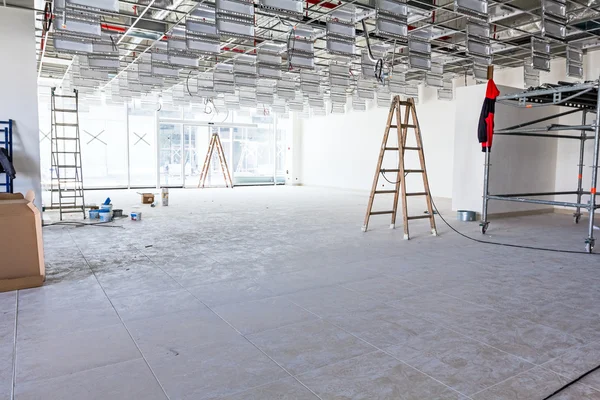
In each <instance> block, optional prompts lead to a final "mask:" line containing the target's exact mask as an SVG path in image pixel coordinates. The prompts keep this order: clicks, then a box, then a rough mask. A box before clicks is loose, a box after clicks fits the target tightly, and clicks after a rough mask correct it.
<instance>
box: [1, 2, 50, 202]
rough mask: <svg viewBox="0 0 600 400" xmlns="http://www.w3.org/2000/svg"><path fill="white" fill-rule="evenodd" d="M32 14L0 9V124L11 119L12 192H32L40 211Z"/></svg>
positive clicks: (30, 12)
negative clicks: (0, 121)
mask: <svg viewBox="0 0 600 400" xmlns="http://www.w3.org/2000/svg"><path fill="white" fill-rule="evenodd" d="M34 18H35V17H34V13H33V11H29V10H22V9H16V8H10V7H0V50H1V51H2V54H3V55H4V57H3V60H2V62H0V120H7V119H12V120H13V121H14V122H13V124H14V125H13V150H14V165H15V169H16V171H17V177H16V179H15V180H14V190H15V192H22V193H25V192H27V191H28V190H33V191H34V192H35V205H36V206H37V207H38V208H39V209H40V210H41V209H42V207H41V206H42V186H41V171H40V139H39V121H38V99H37V61H36V53H35V47H36V43H35V25H34Z"/></svg>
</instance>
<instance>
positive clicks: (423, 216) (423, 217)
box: [407, 214, 431, 221]
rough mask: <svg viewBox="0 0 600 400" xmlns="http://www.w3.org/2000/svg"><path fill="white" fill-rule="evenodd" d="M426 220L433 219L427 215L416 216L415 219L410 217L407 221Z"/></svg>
mask: <svg viewBox="0 0 600 400" xmlns="http://www.w3.org/2000/svg"><path fill="white" fill-rule="evenodd" d="M426 218H431V215H429V214H426V215H415V216H413V217H408V218H407V219H408V220H409V221H410V220H412V219H426Z"/></svg>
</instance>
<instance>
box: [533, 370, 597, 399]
mask: <svg viewBox="0 0 600 400" xmlns="http://www.w3.org/2000/svg"><path fill="white" fill-rule="evenodd" d="M599 369H600V365H598V366H597V367H596V368H593V369H591V370H589V371H588V372H586V373H585V374H583V375H581V376H580V377H579V378H577V379H575V380H574V381H571V382H569V383H567V384H565V385H563V386H561V387H560V388H558V389H556V390H555V391H554V392H553V393H552V394H551V395H549V396H546V397H544V398H543V399H542V400H548V399H550V398H552V397H554V396H556V395H557V394H559V393H560V392H562V391H563V390H565V389H566V388H568V387H569V386H571V385H573V384H575V383H577V382H579V381H580V380H582V379H583V378H585V377H586V376H588V375H589V374H591V373H592V372H595V371H597V370H599Z"/></svg>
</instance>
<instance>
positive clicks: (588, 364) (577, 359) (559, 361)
mask: <svg viewBox="0 0 600 400" xmlns="http://www.w3.org/2000/svg"><path fill="white" fill-rule="evenodd" d="M598 365H600V342H594V343H591V344H589V345H587V346H581V347H576V348H573V349H570V350H567V351H566V352H565V353H564V354H563V355H561V356H559V357H557V358H555V359H553V360H550V361H548V362H547V363H545V364H542V367H544V368H546V369H549V370H551V371H554V372H556V373H558V374H560V375H562V376H565V377H567V378H569V379H571V380H574V379H577V378H579V377H580V376H582V375H583V374H585V373H587V372H588V371H591V370H592V369H594V368H596V367H597V366H598ZM581 383H584V384H586V385H588V386H591V387H593V388H595V389H597V390H600V371H596V372H593V373H591V374H589V375H588V376H586V377H585V378H583V379H582V380H581Z"/></svg>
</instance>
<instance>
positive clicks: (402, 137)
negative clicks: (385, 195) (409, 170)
mask: <svg viewBox="0 0 600 400" xmlns="http://www.w3.org/2000/svg"><path fill="white" fill-rule="evenodd" d="M398 100H399V99H398ZM401 121H402V122H401ZM407 121H408V116H407V113H406V112H405V113H404V119H402V105H401V104H400V102H399V101H398V106H397V108H396V124H397V130H398V178H397V180H396V193H395V194H394V208H393V210H394V212H393V213H392V225H391V226H392V227H395V226H396V217H397V215H398V200H399V199H398V197H399V196H400V189H401V181H403V180H404V178H405V176H404V175H402V174H401V173H400V170H401V168H400V164H404V146H405V145H406V124H407ZM401 123H402V125H400V124H401Z"/></svg>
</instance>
